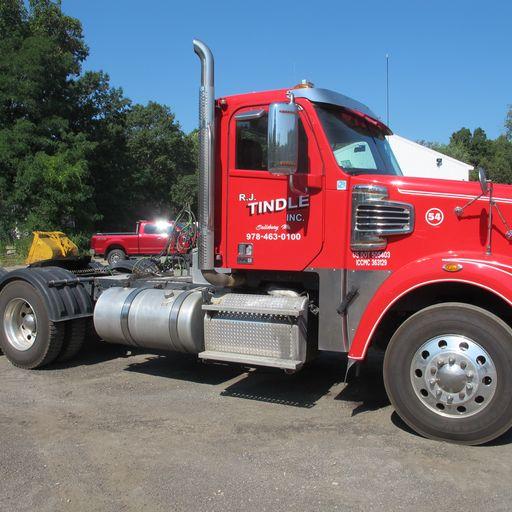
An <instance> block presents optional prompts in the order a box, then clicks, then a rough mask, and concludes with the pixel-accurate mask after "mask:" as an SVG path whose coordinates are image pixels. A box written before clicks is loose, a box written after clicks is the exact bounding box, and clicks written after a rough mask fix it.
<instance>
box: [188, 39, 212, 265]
mask: <svg viewBox="0 0 512 512" xmlns="http://www.w3.org/2000/svg"><path fill="white" fill-rule="evenodd" d="M192 44H193V45H194V52H195V53H196V54H197V56H198V57H199V60H200V61H201V88H200V89H199V198H198V199H199V201H198V203H199V240H198V253H199V254H198V256H199V269H200V270H213V268H214V255H213V252H214V243H215V240H214V207H215V203H214V192H215V90H214V75H213V55H212V52H211V51H210V48H208V46H206V45H205V44H204V43H203V42H202V41H199V40H198V39H194V40H193V41H192Z"/></svg>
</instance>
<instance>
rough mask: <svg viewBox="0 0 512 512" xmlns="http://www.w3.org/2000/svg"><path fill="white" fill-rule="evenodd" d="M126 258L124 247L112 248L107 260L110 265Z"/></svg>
mask: <svg viewBox="0 0 512 512" xmlns="http://www.w3.org/2000/svg"><path fill="white" fill-rule="evenodd" d="M125 259H126V253H125V252H124V251H123V250H122V249H112V250H111V251H109V253H108V254H107V261H108V264H109V265H113V264H114V263H117V262H118V261H121V260H125Z"/></svg>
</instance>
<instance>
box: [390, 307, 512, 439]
mask: <svg viewBox="0 0 512 512" xmlns="http://www.w3.org/2000/svg"><path fill="white" fill-rule="evenodd" d="M511 370H512V329H511V328H510V327H509V326H508V325H507V324H506V323H505V322H503V321H502V320H501V319H500V318H498V317H497V316H495V315H493V314H492V313H489V312H488V311H486V310H484V309H482V308H479V307H476V306H472V305H469V304H463V303H444V304H437V305H434V306H431V307H428V308H425V309H423V310H421V311H419V312H418V313H416V314H414V315H412V316H411V317H410V318H408V319H407V320H406V321H405V322H404V323H403V324H402V325H401V326H400V327H399V328H398V330H397V331H396V332H395V334H394V335H393V337H392V339H391V341H390V343H389V345H388V347H387V350H386V354H385V358H384V385H385V387H386V391H387V393H388V396H389V399H390V401H391V403H392V404H393V406H394V407H395V410H396V412H397V413H398V415H399V416H400V417H401V418H402V420H403V421H404V422H405V423H407V424H408V425H409V426H410V427H411V428H412V429H413V430H415V431H416V432H418V433H420V434H422V435H424V436H425V437H429V438H431V439H438V440H444V441H449V442H454V443H460V444H469V445H477V444H482V443H485V442H487V441H491V440H492V439H495V438H497V437H498V436H500V435H501V434H503V433H504V432H506V431H507V430H508V429H509V428H510V427H511V426H512V371H511Z"/></svg>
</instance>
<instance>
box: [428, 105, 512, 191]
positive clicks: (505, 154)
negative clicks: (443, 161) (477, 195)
mask: <svg viewBox="0 0 512 512" xmlns="http://www.w3.org/2000/svg"><path fill="white" fill-rule="evenodd" d="M420 143H421V144H423V145H425V146H428V147H430V148H432V149H434V150H436V151H439V152H440V153H443V154H445V155H448V156H451V157H453V158H456V159H457V160H461V161H462V162H466V163H468V164H471V165H472V166H473V167H474V168H475V172H473V173H472V176H471V179H476V177H477V172H476V169H478V167H483V168H484V169H486V170H487V171H488V173H489V176H490V178H491V179H492V180H494V181H495V182H496V183H509V184H510V183H512V109H510V110H509V112H508V115H507V119H506V121H505V134H504V135H500V136H499V137H498V138H497V139H495V140H492V139H489V138H487V135H486V133H485V131H484V130H483V129H482V128H476V129H475V130H474V131H473V132H471V130H469V129H468V128H461V129H460V130H458V131H456V132H454V133H453V134H452V136H451V137H450V142H449V143H448V144H438V143H432V142H425V141H420Z"/></svg>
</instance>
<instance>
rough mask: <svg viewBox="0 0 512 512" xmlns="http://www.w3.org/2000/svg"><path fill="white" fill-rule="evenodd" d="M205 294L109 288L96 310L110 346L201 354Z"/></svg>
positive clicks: (98, 324) (99, 328) (97, 323)
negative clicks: (203, 297)
mask: <svg viewBox="0 0 512 512" xmlns="http://www.w3.org/2000/svg"><path fill="white" fill-rule="evenodd" d="M202 304H203V299H202V294H201V292H200V291H195V290H159V289H154V288H119V287H114V288H109V289H108V290H106V291H104V292H103V293H102V294H101V296H100V298H99V299H98V302H97V303H96V307H95V309H94V327H95V329H96V332H97V333H98V334H99V336H101V338H103V339H104V340H105V341H107V342H109V343H120V344H122V345H133V346H138V347H147V348H153V349H158V350H169V351H176V352H189V353H193V354H197V353H199V352H201V351H202V350H204V334H203V320H204V313H203V311H202V309H201V308H202Z"/></svg>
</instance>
